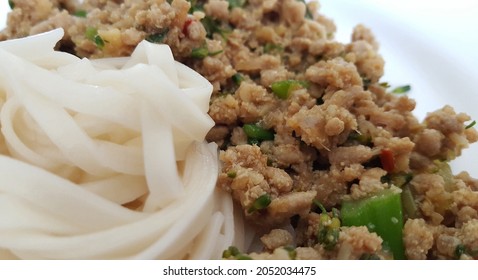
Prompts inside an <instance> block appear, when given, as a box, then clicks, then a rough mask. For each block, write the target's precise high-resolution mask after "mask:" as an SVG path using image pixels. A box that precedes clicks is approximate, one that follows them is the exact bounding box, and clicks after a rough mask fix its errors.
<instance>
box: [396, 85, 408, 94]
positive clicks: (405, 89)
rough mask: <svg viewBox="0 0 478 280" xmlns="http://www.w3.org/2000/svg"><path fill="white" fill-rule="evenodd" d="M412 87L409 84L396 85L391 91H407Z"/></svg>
mask: <svg viewBox="0 0 478 280" xmlns="http://www.w3.org/2000/svg"><path fill="white" fill-rule="evenodd" d="M411 89H412V87H411V86H410V85H404V86H400V87H396V88H394V89H393V90H392V93H398V94H399V93H407V92H409V91H410V90H411Z"/></svg>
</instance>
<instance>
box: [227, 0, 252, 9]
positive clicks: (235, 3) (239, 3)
mask: <svg viewBox="0 0 478 280" xmlns="http://www.w3.org/2000/svg"><path fill="white" fill-rule="evenodd" d="M227 2H229V10H232V9H234V8H242V7H244V5H246V3H247V1H246V0H227Z"/></svg>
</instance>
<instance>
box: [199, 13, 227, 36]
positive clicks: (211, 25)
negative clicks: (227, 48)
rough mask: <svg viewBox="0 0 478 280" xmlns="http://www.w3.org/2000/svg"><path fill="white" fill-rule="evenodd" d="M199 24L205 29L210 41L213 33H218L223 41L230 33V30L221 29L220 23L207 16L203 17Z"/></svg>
mask: <svg viewBox="0 0 478 280" xmlns="http://www.w3.org/2000/svg"><path fill="white" fill-rule="evenodd" d="M201 23H202V25H203V26H204V29H206V34H207V37H208V38H209V39H212V36H213V34H214V33H218V34H219V35H221V37H222V38H223V39H227V35H228V34H229V33H230V32H231V30H229V29H227V28H221V22H220V21H218V20H215V19H213V18H212V17H209V16H205V17H204V18H203V19H201Z"/></svg>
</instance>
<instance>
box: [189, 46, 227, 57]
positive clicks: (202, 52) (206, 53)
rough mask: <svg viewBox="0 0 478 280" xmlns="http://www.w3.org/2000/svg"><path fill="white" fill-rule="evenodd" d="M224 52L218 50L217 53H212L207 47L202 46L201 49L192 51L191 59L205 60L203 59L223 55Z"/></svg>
mask: <svg viewBox="0 0 478 280" xmlns="http://www.w3.org/2000/svg"><path fill="white" fill-rule="evenodd" d="M222 52H223V50H218V51H215V52H210V51H209V50H208V48H207V46H206V45H204V46H202V47H199V48H195V49H193V50H192V51H191V57H192V58H198V59H203V58H206V57H207V56H214V55H218V54H220V53H222Z"/></svg>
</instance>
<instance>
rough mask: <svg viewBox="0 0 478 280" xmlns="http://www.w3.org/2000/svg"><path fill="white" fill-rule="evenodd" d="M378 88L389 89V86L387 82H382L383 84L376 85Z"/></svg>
mask: <svg viewBox="0 0 478 280" xmlns="http://www.w3.org/2000/svg"><path fill="white" fill-rule="evenodd" d="M378 85H379V86H381V87H383V88H389V87H390V84H389V83H387V82H383V83H380V84H378Z"/></svg>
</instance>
